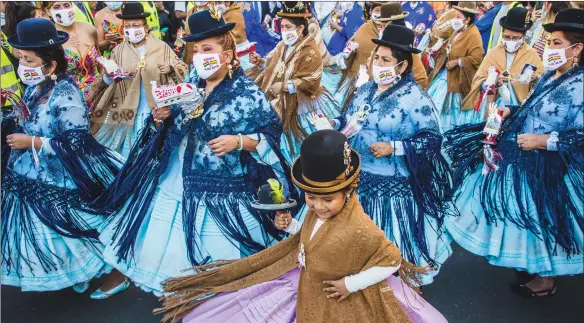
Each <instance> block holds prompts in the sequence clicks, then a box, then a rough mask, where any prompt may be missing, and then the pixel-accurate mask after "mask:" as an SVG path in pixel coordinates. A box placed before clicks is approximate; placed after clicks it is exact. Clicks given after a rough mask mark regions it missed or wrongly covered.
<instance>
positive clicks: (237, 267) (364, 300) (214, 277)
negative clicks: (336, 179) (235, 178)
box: [155, 193, 425, 323]
mask: <svg viewBox="0 0 584 323" xmlns="http://www.w3.org/2000/svg"><path fill="white" fill-rule="evenodd" d="M316 220H317V216H316V215H315V214H314V212H312V211H310V212H308V214H307V215H306V218H305V220H304V224H303V225H302V229H301V231H300V232H299V233H297V234H295V235H294V236H292V237H290V238H288V239H285V240H284V241H281V242H279V243H277V244H276V245H275V246H273V247H270V248H268V249H266V250H264V251H261V252H259V253H257V254H255V255H252V256H250V257H247V258H245V259H241V260H238V261H234V262H223V263H219V264H217V265H225V264H226V263H229V264H228V265H226V266H223V267H221V268H218V269H211V270H207V271H204V272H202V273H199V274H196V275H191V276H186V277H180V278H173V279H170V280H169V281H167V282H165V283H164V291H165V293H170V294H169V296H167V297H162V300H163V301H164V305H163V306H164V308H163V309H161V310H157V311H155V312H158V313H160V312H167V313H166V315H165V316H164V318H163V321H168V320H172V319H175V320H178V319H181V318H182V317H184V316H185V315H187V314H188V313H189V312H190V311H191V310H192V309H193V308H195V307H196V306H197V305H199V304H200V303H201V302H203V301H204V300H196V299H197V298H199V297H201V296H203V295H205V294H206V293H207V292H211V293H224V292H231V291H236V290H240V289H243V288H246V287H249V286H252V285H256V284H259V283H262V282H266V281H270V280H273V279H276V278H278V277H279V276H281V275H283V274H285V273H287V272H288V271H290V270H292V269H294V268H296V267H297V259H298V258H297V256H298V252H299V249H300V246H301V245H303V246H304V249H305V255H306V270H304V269H302V273H301V275H300V281H299V285H298V301H297V305H296V318H297V321H298V322H300V323H313V322H333V323H334V322H339V323H341V322H410V318H409V317H408V315H407V314H406V313H405V311H404V310H403V308H402V307H401V305H400V303H399V302H398V300H397V298H396V297H395V295H394V294H393V291H392V290H391V288H389V286H388V284H387V282H386V281H385V280H384V281H381V282H380V283H377V284H375V285H373V286H370V287H368V288H366V289H364V290H362V291H358V292H355V293H353V294H351V295H350V296H349V297H348V298H347V299H346V300H344V301H342V302H336V301H334V300H330V299H327V298H326V293H325V292H323V288H325V287H326V286H325V285H324V284H323V283H322V282H323V281H324V280H338V279H342V278H344V277H346V276H349V275H354V274H357V273H359V272H361V271H363V270H367V269H369V268H371V267H375V266H383V267H388V266H397V265H400V264H401V267H400V270H399V274H400V277H401V278H402V280H404V281H405V282H406V283H412V282H413V280H411V279H410V278H413V277H416V275H417V273H422V272H424V271H425V270H423V269H421V268H417V267H414V266H413V265H411V264H409V263H407V262H406V261H404V260H402V258H401V255H400V251H399V249H398V248H397V247H396V246H395V245H394V244H392V243H391V242H390V241H389V240H387V238H385V236H384V234H383V231H381V230H380V229H379V228H378V227H377V226H376V225H375V223H373V221H372V220H371V218H370V217H369V216H368V215H366V214H365V213H364V211H363V208H362V207H361V204H359V202H358V200H357V196H356V195H355V194H354V193H353V195H352V197H351V199H350V200H349V202H347V204H346V205H345V207H344V208H343V210H342V211H341V212H340V213H339V214H337V215H336V216H334V217H333V218H331V219H329V220H327V221H326V222H325V223H324V224H323V225H322V226H321V227H320V229H319V230H318V231H317V233H316V234H315V235H314V237H313V238H312V239H310V236H311V233H312V231H313V228H314V225H315V223H316ZM217 265H215V266H217ZM209 267H212V266H207V268H206V269H209Z"/></svg>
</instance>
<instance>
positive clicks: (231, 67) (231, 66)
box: [227, 64, 233, 79]
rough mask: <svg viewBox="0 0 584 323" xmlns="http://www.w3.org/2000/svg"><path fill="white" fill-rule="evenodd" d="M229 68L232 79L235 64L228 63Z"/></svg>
mask: <svg viewBox="0 0 584 323" xmlns="http://www.w3.org/2000/svg"><path fill="white" fill-rule="evenodd" d="M227 69H228V70H229V78H230V79H232V78H233V65H231V64H229V65H227Z"/></svg>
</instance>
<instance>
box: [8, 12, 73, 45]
mask: <svg viewBox="0 0 584 323" xmlns="http://www.w3.org/2000/svg"><path fill="white" fill-rule="evenodd" d="M67 40H69V34H68V33H66V32H64V31H57V29H56V28H55V25H53V23H52V22H51V21H50V20H49V19H45V18H30V19H26V20H23V21H21V22H19V23H18V25H17V26H16V35H12V36H10V37H9V38H8V43H9V44H10V45H12V47H14V48H17V49H39V48H55V47H59V46H61V45H62V44H64V43H66V42H67Z"/></svg>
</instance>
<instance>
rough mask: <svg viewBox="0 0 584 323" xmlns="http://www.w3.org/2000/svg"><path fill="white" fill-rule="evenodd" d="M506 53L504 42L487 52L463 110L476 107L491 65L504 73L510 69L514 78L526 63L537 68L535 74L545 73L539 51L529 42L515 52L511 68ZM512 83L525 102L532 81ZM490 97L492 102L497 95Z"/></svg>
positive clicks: (521, 100)
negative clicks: (508, 65)
mask: <svg viewBox="0 0 584 323" xmlns="http://www.w3.org/2000/svg"><path fill="white" fill-rule="evenodd" d="M505 53H506V51H505V47H504V46H503V44H499V45H497V47H495V48H493V49H491V50H490V51H489V52H488V53H487V55H486V56H485V58H484V60H483V62H482V63H481V66H480V67H479V70H478V71H477V73H476V74H475V77H474V79H473V81H472V88H471V90H470V93H469V94H468V95H467V96H466V98H464V100H463V101H462V110H471V109H473V108H474V106H475V104H476V103H477V101H478V100H479V96H480V93H481V86H482V85H483V83H484V82H485V80H486V79H487V76H488V73H489V68H490V67H491V66H495V67H496V68H497V70H498V71H499V72H501V73H503V71H508V72H509V74H510V75H511V76H512V77H513V78H517V77H518V76H519V74H520V73H521V71H522V70H523V67H525V64H531V65H533V66H535V67H536V68H537V69H536V70H535V74H537V75H541V74H543V72H544V67H543V64H542V62H541V59H540V58H539V56H538V55H537V51H535V49H533V48H531V47H529V46H528V45H527V44H525V43H524V44H523V45H521V47H519V50H518V51H517V52H516V53H515V55H516V56H515V59H514V60H513V64H511V68H507V66H506V64H507V57H506V54H505ZM511 85H512V86H513V90H514V91H515V94H516V95H517V99H518V100H519V102H523V100H525V98H526V97H527V94H528V93H529V90H530V89H531V86H532V84H531V83H530V84H523V83H519V82H513V83H511ZM488 98H489V102H492V101H494V100H495V98H496V95H489V96H488Z"/></svg>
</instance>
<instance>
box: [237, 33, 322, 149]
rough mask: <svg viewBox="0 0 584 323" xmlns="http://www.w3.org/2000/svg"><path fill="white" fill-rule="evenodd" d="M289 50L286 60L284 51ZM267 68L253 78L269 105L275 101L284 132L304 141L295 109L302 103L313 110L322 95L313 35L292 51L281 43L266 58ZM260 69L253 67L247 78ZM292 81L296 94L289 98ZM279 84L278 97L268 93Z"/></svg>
mask: <svg viewBox="0 0 584 323" xmlns="http://www.w3.org/2000/svg"><path fill="white" fill-rule="evenodd" d="M288 50H292V51H293V52H292V53H291V54H289V56H288V58H286V51H288ZM266 59H267V63H266V68H265V69H264V70H263V71H261V73H260V74H259V75H258V76H257V77H256V78H255V81H256V82H257V83H258V84H259V85H260V87H261V88H262V90H264V91H265V92H266V93H268V98H269V99H270V101H272V102H273V101H274V100H276V102H277V103H276V106H275V109H276V112H277V113H278V114H279V115H280V117H281V119H282V127H283V130H284V132H285V133H286V134H287V135H288V134H289V133H291V134H292V136H294V138H296V139H299V140H300V139H303V138H304V137H305V136H307V135H308V134H307V133H305V131H304V129H303V128H302V127H301V126H300V125H299V124H298V105H299V103H300V102H301V101H303V102H304V103H306V105H307V106H308V107H309V108H311V109H312V101H313V100H314V99H315V98H317V97H318V96H320V95H321V94H322V93H324V92H325V90H324V88H323V87H322V86H321V85H320V79H321V76H322V58H321V56H320V51H319V49H318V47H317V45H316V43H315V41H314V39H313V35H311V34H309V35H308V36H306V37H303V38H301V39H300V40H298V43H297V44H296V45H294V46H293V47H288V46H287V45H286V44H285V43H284V42H283V41H281V42H280V43H278V45H277V46H276V48H274V50H273V51H272V52H271V53H270V54H269V55H268V56H267V57H266ZM258 72H259V69H258V68H257V67H252V68H251V69H250V70H249V72H248V73H249V74H250V75H253V74H257V73H258ZM288 81H292V83H294V86H295V87H296V93H295V94H290V93H288V90H287V85H286V84H287V82H288ZM278 82H281V83H282V90H281V91H280V93H273V94H272V93H270V91H269V89H270V87H271V86H272V85H273V84H275V83H278Z"/></svg>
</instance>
